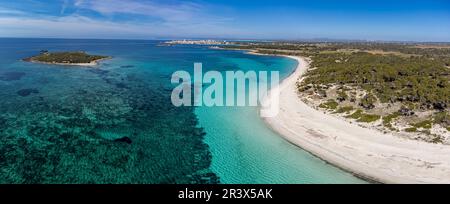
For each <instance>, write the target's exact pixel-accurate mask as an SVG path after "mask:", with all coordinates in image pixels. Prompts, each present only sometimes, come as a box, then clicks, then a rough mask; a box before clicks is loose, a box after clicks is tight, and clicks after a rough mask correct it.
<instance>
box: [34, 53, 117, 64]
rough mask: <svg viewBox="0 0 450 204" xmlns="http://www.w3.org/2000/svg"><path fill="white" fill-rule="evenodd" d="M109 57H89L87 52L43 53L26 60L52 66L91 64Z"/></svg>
mask: <svg viewBox="0 0 450 204" xmlns="http://www.w3.org/2000/svg"><path fill="white" fill-rule="evenodd" d="M107 58H109V57H107V56H100V55H89V54H87V53H86V52H82V51H79V52H53V53H51V52H48V51H42V52H41V54H40V55H37V56H34V57H30V58H27V59H25V61H29V62H41V63H50V64H90V63H95V62H96V61H98V60H102V59H107Z"/></svg>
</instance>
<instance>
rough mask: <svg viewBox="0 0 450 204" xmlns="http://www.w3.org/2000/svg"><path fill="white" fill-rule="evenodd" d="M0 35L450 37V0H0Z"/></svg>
mask: <svg viewBox="0 0 450 204" xmlns="http://www.w3.org/2000/svg"><path fill="white" fill-rule="evenodd" d="M0 36H1V37H57V38H120V39H160V38H165V39H167V38H232V39H290V40H298V39H317V38H331V39H354V40H396V41H397V40H402V41H446V42H449V41H450V1H449V0H409V1H407V0H391V1H388V0H376V1H375V0H374V1H357V0H341V1H337V0H336V1H331V0H314V1H302V0H259V1H253V0H208V1H206V0H190V1H188V0H184V1H181V0H14V1H12V0H0Z"/></svg>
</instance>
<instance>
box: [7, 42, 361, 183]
mask: <svg viewBox="0 0 450 204" xmlns="http://www.w3.org/2000/svg"><path fill="white" fill-rule="evenodd" d="M160 43H161V42H160V41H137V40H135V41H133V40H64V39H7V38H3V39H2V38H0V102H1V103H0V104H1V106H0V183H148V184H153V183H183V184H185V183H365V182H364V181H362V180H360V179H358V178H356V177H354V176H352V175H351V174H349V173H346V172H343V171H342V170H340V169H337V168H335V167H333V166H331V165H329V164H327V163H325V162H324V161H322V160H320V159H318V158H316V157H314V156H312V155H310V154H308V153H307V152H305V151H303V150H301V149H300V148H298V147H296V146H294V145H292V144H290V143H289V142H287V141H285V140H283V139H282V138H281V137H280V136H279V135H277V134H276V133H274V132H273V131H271V130H270V129H269V128H268V127H266V126H265V124H264V122H263V121H262V119H260V118H259V116H258V108H256V107H213V108H208V107H197V108H194V107H180V108H177V107H174V106H173V105H172V103H171V101H170V95H171V92H172V89H173V87H174V85H172V84H171V83H170V79H171V75H172V73H173V72H175V71H177V70H186V71H189V72H192V71H193V64H194V63H195V62H201V63H203V70H204V71H208V70H216V71H221V72H223V71H228V70H232V71H236V70H243V71H247V70H255V71H261V70H266V71H271V70H277V71H280V75H281V77H282V78H284V77H286V76H287V75H289V73H291V72H292V71H293V69H294V68H295V67H296V65H297V64H296V62H295V61H294V60H292V59H287V58H282V57H268V56H254V55H247V54H245V53H244V52H241V51H224V50H212V49H209V48H208V47H204V46H181V45H180V46H171V47H167V46H159V45H160ZM41 50H49V51H76V50H83V51H87V52H88V53H90V54H98V55H108V56H112V57H113V58H112V59H111V60H107V61H104V62H102V63H101V64H100V65H98V66H96V67H94V68H86V67H74V66H58V65H45V64H32V63H28V62H23V61H21V59H23V58H26V57H29V56H33V55H36V54H38V53H39V52H40V51H41Z"/></svg>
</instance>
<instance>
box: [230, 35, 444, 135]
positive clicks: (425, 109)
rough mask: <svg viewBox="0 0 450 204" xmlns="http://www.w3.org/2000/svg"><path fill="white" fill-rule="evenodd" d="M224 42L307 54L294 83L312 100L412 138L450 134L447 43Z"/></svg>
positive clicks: (257, 49) (267, 51) (260, 50)
mask: <svg viewBox="0 0 450 204" xmlns="http://www.w3.org/2000/svg"><path fill="white" fill-rule="evenodd" d="M225 48H228V49H236V48H238V49H247V50H252V51H254V52H258V53H262V54H272V55H296V56H303V57H307V58H309V59H310V60H311V63H310V69H309V70H308V71H307V73H306V74H305V75H304V77H303V79H302V80H301V81H300V82H299V83H298V84H297V87H298V90H299V93H300V96H301V97H302V99H303V101H305V102H307V103H308V104H310V105H311V106H314V107H316V108H318V109H323V110H326V111H328V112H330V113H333V114H337V115H342V116H343V117H344V118H347V120H354V121H356V122H359V123H362V124H364V125H365V126H371V127H376V128H378V129H380V130H383V131H392V132H400V133H407V134H409V136H410V137H411V138H413V139H420V140H425V141H429V142H434V143H436V142H438V143H443V142H445V141H446V139H448V138H450V132H449V129H450V116H449V109H450V66H449V65H450V46H449V45H448V44H442V43H429V44H417V43H373V42H346V43H337V42H336V43H328V42H324V43H309V42H267V43H256V42H241V43H238V45H233V46H225ZM380 124H381V125H380Z"/></svg>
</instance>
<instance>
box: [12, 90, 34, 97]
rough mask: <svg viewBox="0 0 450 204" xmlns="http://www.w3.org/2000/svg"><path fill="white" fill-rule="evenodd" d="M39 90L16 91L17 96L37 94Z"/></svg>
mask: <svg viewBox="0 0 450 204" xmlns="http://www.w3.org/2000/svg"><path fill="white" fill-rule="evenodd" d="M38 93H39V91H38V90H37V89H21V90H19V91H17V94H18V95H19V96H23V97H25V96H29V95H30V94H38Z"/></svg>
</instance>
